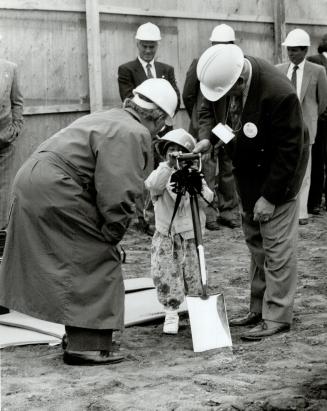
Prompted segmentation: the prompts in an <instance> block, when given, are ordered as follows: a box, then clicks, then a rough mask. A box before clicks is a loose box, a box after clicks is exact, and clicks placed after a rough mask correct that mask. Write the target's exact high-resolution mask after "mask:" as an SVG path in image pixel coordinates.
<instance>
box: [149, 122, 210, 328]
mask: <svg viewBox="0 0 327 411" xmlns="http://www.w3.org/2000/svg"><path fill="white" fill-rule="evenodd" d="M194 147H195V139H194V138H193V137H192V136H191V135H190V134H189V133H187V131H185V130H184V129H176V130H172V131H170V132H168V133H167V134H165V135H164V136H163V137H161V138H160V139H159V141H158V143H157V150H158V151H159V153H160V155H161V156H162V157H163V158H164V159H165V161H162V162H161V163H160V164H159V166H158V167H157V168H156V169H155V170H154V171H153V172H152V173H151V174H150V176H149V177H148V178H147V180H146V181H145V186H146V187H147V189H148V190H149V191H150V194H151V199H152V201H153V204H154V213H155V228H156V231H155V233H154V236H153V238H152V247H151V274H152V277H153V281H154V285H155V287H156V289H157V295H158V299H159V302H160V303H161V304H162V305H163V306H164V310H165V313H166V316H165V322H164V327H163V332H164V333H165V334H177V332H178V322H179V317H178V309H179V307H180V305H181V304H182V302H183V301H184V296H185V293H187V294H190V295H191V294H192V295H199V294H201V293H202V288H201V282H200V274H199V270H198V260H197V253H196V247H195V242H194V232H193V222H192V212H191V206H190V197H189V193H188V192H186V193H185V195H183V196H182V198H181V202H180V204H179V207H178V209H177V212H176V215H175V217H174V219H173V221H172V216H173V212H174V206H175V201H176V193H174V191H173V187H172V185H171V177H172V175H173V174H174V173H175V172H176V171H177V167H176V155H178V153H190V152H192V150H193V148H194ZM201 194H202V195H203V197H204V199H205V200H206V201H208V202H209V203H210V202H211V201H212V199H213V192H212V191H211V190H210V189H209V187H208V186H207V184H206V182H205V181H204V180H202V193H201ZM206 205H207V204H206V202H205V201H204V200H203V199H201V197H199V212H200V221H201V227H202V231H204V227H205V213H204V208H205V206H206ZM171 222H172V223H171ZM170 225H171V227H170ZM169 228H170V229H171V230H170V232H169Z"/></svg>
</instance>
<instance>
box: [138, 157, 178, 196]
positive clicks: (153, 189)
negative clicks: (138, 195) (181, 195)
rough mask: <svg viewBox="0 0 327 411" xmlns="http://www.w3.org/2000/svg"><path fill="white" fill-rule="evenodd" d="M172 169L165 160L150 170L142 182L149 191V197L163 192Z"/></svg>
mask: <svg viewBox="0 0 327 411" xmlns="http://www.w3.org/2000/svg"><path fill="white" fill-rule="evenodd" d="M173 171H174V169H173V168H171V167H169V165H168V164H167V162H166V161H163V162H162V163H160V164H159V166H158V167H157V168H156V169H155V170H153V171H152V173H151V174H150V175H149V177H148V178H147V179H146V180H145V182H144V184H145V187H146V188H147V189H148V190H149V191H150V194H151V198H154V197H158V196H160V195H162V194H163V192H164V191H165V190H166V185H167V183H168V181H169V179H170V176H171V175H172V173H173Z"/></svg>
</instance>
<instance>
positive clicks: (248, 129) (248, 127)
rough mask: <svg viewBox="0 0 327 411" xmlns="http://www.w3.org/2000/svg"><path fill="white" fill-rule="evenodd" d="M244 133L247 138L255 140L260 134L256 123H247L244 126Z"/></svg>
mask: <svg viewBox="0 0 327 411" xmlns="http://www.w3.org/2000/svg"><path fill="white" fill-rule="evenodd" d="M243 132H244V134H245V135H246V137H249V138H253V137H255V136H256V135H257V134H258V128H257V126H256V125H255V124H254V123H245V124H244V126H243Z"/></svg>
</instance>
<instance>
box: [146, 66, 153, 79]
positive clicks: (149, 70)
mask: <svg viewBox="0 0 327 411" xmlns="http://www.w3.org/2000/svg"><path fill="white" fill-rule="evenodd" d="M146 76H147V78H153V74H152V71H151V64H150V63H148V64H147V65H146Z"/></svg>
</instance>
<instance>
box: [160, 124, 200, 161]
mask: <svg viewBox="0 0 327 411" xmlns="http://www.w3.org/2000/svg"><path fill="white" fill-rule="evenodd" d="M170 143H174V144H177V145H178V146H180V147H181V149H183V150H185V151H186V152H188V153H191V152H192V151H193V149H194V147H195V143H196V141H195V139H194V137H192V136H191V134H189V133H188V132H187V131H186V130H184V129H183V128H177V129H174V130H171V131H169V132H168V133H166V134H165V135H164V136H162V137H161V138H160V139H159V140H158V142H157V143H156V149H157V151H158V152H159V154H161V155H164V154H165V149H166V147H167V146H168V144H170Z"/></svg>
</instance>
